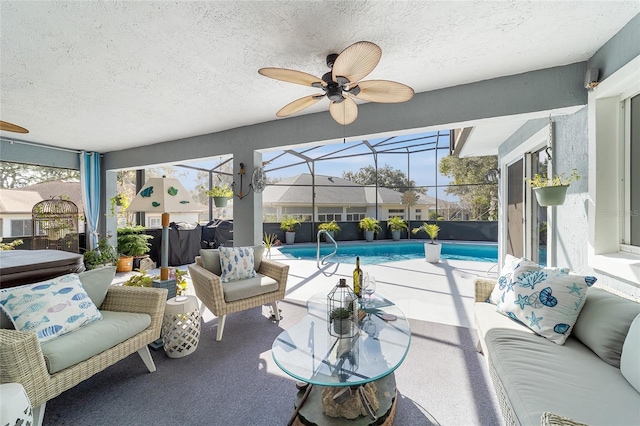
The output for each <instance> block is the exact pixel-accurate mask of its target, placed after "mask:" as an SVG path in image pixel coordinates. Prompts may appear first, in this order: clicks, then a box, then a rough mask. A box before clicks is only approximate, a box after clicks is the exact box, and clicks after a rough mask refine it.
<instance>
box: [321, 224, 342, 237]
mask: <svg viewBox="0 0 640 426" xmlns="http://www.w3.org/2000/svg"><path fill="white" fill-rule="evenodd" d="M318 230H319V231H326V232H327V234H329V235H330V236H331V238H335V236H336V234H337V233H338V232H340V226H339V225H338V224H337V223H336V221H335V220H332V221H331V222H323V223H321V224H320V225H318ZM325 241H327V239H326V238H325Z"/></svg>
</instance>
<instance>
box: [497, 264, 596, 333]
mask: <svg viewBox="0 0 640 426" xmlns="http://www.w3.org/2000/svg"><path fill="white" fill-rule="evenodd" d="M511 281H512V282H511V285H510V286H507V290H506V291H505V293H504V295H503V301H501V302H500V303H498V310H499V311H500V312H502V313H503V314H505V315H507V316H509V317H512V318H514V319H517V320H519V321H521V322H522V323H524V324H525V325H526V326H527V327H529V328H531V329H532V330H533V331H534V332H536V333H538V334H539V335H541V336H544V337H546V338H547V339H549V340H551V341H552V342H554V343H557V344H559V345H562V344H563V343H564V341H565V340H566V339H567V337H568V336H569V334H570V333H571V328H572V327H573V325H574V324H575V322H576V319H577V318H578V314H579V313H580V310H581V309H582V306H583V305H584V301H585V299H586V293H587V289H588V288H589V287H590V286H591V285H593V284H594V283H595V282H596V278H595V277H584V276H581V275H574V274H569V273H568V271H567V270H566V269H557V268H538V269H536V268H532V267H531V266H530V265H527V264H522V265H520V266H518V267H516V269H515V270H514V271H513V275H512V278H511Z"/></svg>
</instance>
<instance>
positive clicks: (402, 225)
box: [387, 216, 409, 241]
mask: <svg viewBox="0 0 640 426" xmlns="http://www.w3.org/2000/svg"><path fill="white" fill-rule="evenodd" d="M387 226H388V227H389V229H391V237H392V238H393V241H400V233H401V232H402V231H406V230H408V229H409V226H408V225H407V222H405V221H404V219H401V218H400V217H398V216H393V217H392V218H389V220H388V221H387Z"/></svg>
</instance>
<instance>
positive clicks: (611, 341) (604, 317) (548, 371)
mask: <svg viewBox="0 0 640 426" xmlns="http://www.w3.org/2000/svg"><path fill="white" fill-rule="evenodd" d="M475 286H476V289H475V301H476V303H475V306H474V311H475V326H476V330H477V333H478V337H479V343H478V349H479V350H480V351H481V352H482V353H483V354H484V358H485V361H486V362H487V365H488V369H489V373H490V376H491V379H492V381H493V385H494V388H495V392H496V396H497V398H498V402H499V404H500V407H501V410H502V414H503V416H504V420H505V424H507V425H540V424H542V425H582V424H589V425H632V424H633V425H638V424H640V304H639V303H637V300H636V301H634V300H631V299H629V298H627V297H624V295H623V294H621V293H618V294H614V293H617V292H615V291H613V292H612V290H608V291H605V289H604V288H598V286H597V285H593V286H592V287H591V288H589V289H588V291H586V298H585V300H584V302H583V303H584V304H583V305H582V309H581V310H580V312H579V315H578V317H577V320H576V322H575V325H574V326H573V327H571V328H570V329H569V331H570V333H571V334H570V335H569V336H568V337H567V338H566V341H565V342H564V344H558V343H554V342H553V341H551V340H549V339H547V338H545V337H542V336H540V335H538V334H536V333H535V332H534V331H533V330H532V329H531V328H529V327H528V326H526V325H525V323H526V322H528V321H526V320H525V323H522V322H518V321H517V320H514V319H512V318H510V317H509V316H508V315H505V314H503V313H501V312H500V311H499V310H498V309H497V305H495V304H493V303H492V301H491V298H492V297H493V295H492V292H493V291H494V289H497V282H496V280H492V279H484V278H477V279H476V281H475ZM498 286H499V284H498ZM538 289H539V288H538ZM493 302H495V300H493ZM516 303H518V302H516ZM558 306H559V304H558ZM529 318H531V317H529ZM534 328H535V327H534ZM565 334H567V333H566V332H565Z"/></svg>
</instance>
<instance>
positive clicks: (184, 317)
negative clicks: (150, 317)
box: [161, 296, 200, 358]
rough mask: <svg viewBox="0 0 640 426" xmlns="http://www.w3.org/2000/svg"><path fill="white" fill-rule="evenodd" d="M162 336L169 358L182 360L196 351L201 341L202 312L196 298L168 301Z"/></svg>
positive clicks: (187, 297)
mask: <svg viewBox="0 0 640 426" xmlns="http://www.w3.org/2000/svg"><path fill="white" fill-rule="evenodd" d="M161 336H162V346H163V347H164V351H165V352H166V354H167V356H168V357H169V358H182V357H183V356H187V355H189V354H190V353H192V352H193V351H195V350H196V348H197V347H198V342H199V341H200V311H199V310H198V299H196V297H195V296H178V297H172V298H171V299H169V300H167V304H166V306H165V309H164V320H163V322H162V334H161Z"/></svg>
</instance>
